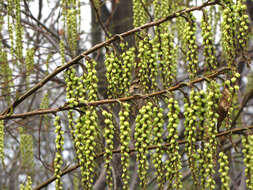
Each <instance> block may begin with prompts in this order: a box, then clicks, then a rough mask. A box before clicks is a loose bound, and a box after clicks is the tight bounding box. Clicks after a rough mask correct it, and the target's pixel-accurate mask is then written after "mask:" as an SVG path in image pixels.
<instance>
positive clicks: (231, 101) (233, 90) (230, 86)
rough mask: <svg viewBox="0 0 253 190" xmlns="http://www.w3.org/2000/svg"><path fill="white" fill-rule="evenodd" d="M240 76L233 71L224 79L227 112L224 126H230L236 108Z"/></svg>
mask: <svg viewBox="0 0 253 190" xmlns="http://www.w3.org/2000/svg"><path fill="white" fill-rule="evenodd" d="M239 78H240V74H239V73H235V72H234V73H233V75H232V76H231V78H230V79H227V80H225V81H224V88H226V89H227V92H228V93H227V104H228V105H227V107H228V113H227V116H226V118H225V122H226V123H225V126H226V128H230V127H231V124H232V117H233V114H234V113H235V112H236V111H237V110H238V106H239V105H238V91H239V86H238V79H239Z"/></svg>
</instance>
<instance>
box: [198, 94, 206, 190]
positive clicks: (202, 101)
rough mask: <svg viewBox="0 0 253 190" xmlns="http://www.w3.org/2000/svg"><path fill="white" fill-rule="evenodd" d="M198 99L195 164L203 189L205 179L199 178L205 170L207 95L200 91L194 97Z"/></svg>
mask: <svg viewBox="0 0 253 190" xmlns="http://www.w3.org/2000/svg"><path fill="white" fill-rule="evenodd" d="M196 98H197V99H198V104H199V105H198V107H199V111H198V118H199V120H198V134H197V135H198V138H199V140H200V141H201V144H200V146H199V147H198V149H197V162H198V169H199V173H198V176H199V177H200V187H201V188H203V189H204V186H205V183H206V178H205V177H201V176H204V175H205V169H206V168H204V167H203V166H204V163H205V161H206V154H205V153H204V150H203V147H204V145H205V143H206V142H208V141H206V139H205V137H206V136H208V134H207V135H206V114H207V113H208V110H207V93H206V92H205V91H204V90H201V91H200V92H199V96H198V97H196Z"/></svg>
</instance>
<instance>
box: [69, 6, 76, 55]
mask: <svg viewBox="0 0 253 190" xmlns="http://www.w3.org/2000/svg"><path fill="white" fill-rule="evenodd" d="M77 13H78V9H76V8H71V9H69V10H68V11H67V35H68V44H69V47H70V50H71V53H72V56H75V54H76V50H77Z"/></svg>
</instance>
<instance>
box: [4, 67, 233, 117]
mask: <svg viewBox="0 0 253 190" xmlns="http://www.w3.org/2000/svg"><path fill="white" fill-rule="evenodd" d="M229 70H230V69H229V68H228V67H224V68H221V69H219V70H217V71H215V72H214V73H212V74H209V75H207V76H205V77H200V78H197V79H194V80H192V81H189V82H188V83H186V82H180V83H178V84H176V85H174V86H172V87H170V88H168V89H166V90H161V91H157V92H153V93H150V94H144V95H141V94H136V95H133V96H127V97H123V98H117V99H104V100H98V101H92V102H87V103H79V104H78V105H77V106H76V107H75V108H77V107H83V106H98V105H103V104H111V103H118V102H126V101H130V100H136V99H147V98H151V97H154V96H159V95H162V94H165V93H168V92H171V91H175V90H178V89H179V88H182V87H184V86H191V85H192V84H195V83H199V82H202V81H205V80H206V79H207V78H208V79H213V78H215V77H217V76H218V75H220V74H223V73H225V72H227V71H229ZM69 109H73V107H71V106H69V105H68V104H67V103H66V104H65V105H63V106H60V107H58V108H52V109H39V110H35V111H31V112H26V113H21V114H13V115H3V116H0V120H1V119H15V118H25V117H28V116H34V115H43V114H49V113H56V112H60V111H65V110H69Z"/></svg>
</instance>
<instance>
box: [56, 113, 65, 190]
mask: <svg viewBox="0 0 253 190" xmlns="http://www.w3.org/2000/svg"><path fill="white" fill-rule="evenodd" d="M54 126H55V134H56V139H55V146H56V153H55V158H54V175H55V177H56V179H55V189H56V190H61V189H63V187H62V181H61V173H62V171H61V166H62V164H63V159H62V151H63V144H64V137H63V134H64V131H63V130H62V127H61V123H60V117H59V116H56V117H55V121H54Z"/></svg>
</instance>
